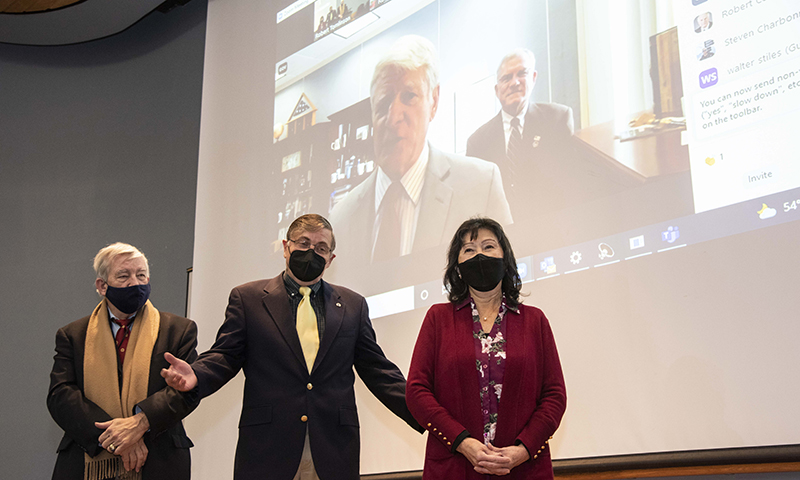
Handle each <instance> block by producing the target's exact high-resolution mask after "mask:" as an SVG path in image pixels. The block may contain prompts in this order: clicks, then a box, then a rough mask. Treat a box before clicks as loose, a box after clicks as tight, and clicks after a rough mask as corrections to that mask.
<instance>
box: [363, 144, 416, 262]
mask: <svg viewBox="0 0 800 480" xmlns="http://www.w3.org/2000/svg"><path fill="white" fill-rule="evenodd" d="M428 159H429V148H428V143H427V142H425V146H424V147H423V148H422V152H420V155H419V158H417V161H416V162H414V164H413V165H412V166H411V168H410V169H409V170H408V171H407V172H406V173H405V175H403V177H402V178H401V179H400V183H401V184H402V186H403V190H404V191H405V193H406V195H404V196H403V199H402V201H401V204H400V218H401V224H400V236H401V238H400V255H408V254H409V253H411V248H412V247H413V245H414V234H415V233H416V230H417V218H419V200H420V197H421V196H422V184H423V183H424V182H425V171H426V170H427V169H428ZM391 184H392V179H391V178H389V176H388V175H387V174H386V172H384V171H383V169H382V168H380V167H378V176H377V178H376V182H375V222H374V223H373V227H372V253H373V254H374V253H375V242H376V240H377V239H378V232H380V228H381V208H380V207H381V202H382V201H383V198H384V196H385V195H386V191H387V190H388V189H389V185H391Z"/></svg>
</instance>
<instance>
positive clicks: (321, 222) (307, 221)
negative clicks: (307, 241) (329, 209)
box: [286, 213, 336, 252]
mask: <svg viewBox="0 0 800 480" xmlns="http://www.w3.org/2000/svg"><path fill="white" fill-rule="evenodd" d="M320 230H328V231H329V232H331V252H332V251H334V250H335V249H336V236H334V234H333V227H332V226H331V222H329V221H328V219H327V218H325V217H323V216H322V215H317V214H316V213H307V214H305V215H301V216H299V217H297V218H295V219H294V222H292V224H291V225H289V229H288V230H286V240H292V241H294V240H297V239H296V238H292V237H293V236H294V234H295V233H297V232H299V233H303V232H318V231H320Z"/></svg>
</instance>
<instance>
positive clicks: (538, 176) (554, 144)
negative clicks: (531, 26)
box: [467, 48, 574, 221]
mask: <svg viewBox="0 0 800 480" xmlns="http://www.w3.org/2000/svg"><path fill="white" fill-rule="evenodd" d="M536 77H537V72H536V58H535V57H534V55H533V52H531V51H530V50H527V49H524V48H519V49H516V50H514V51H512V52H510V53H509V54H507V55H506V56H505V57H503V59H502V60H501V61H500V65H499V66H498V67H497V83H496V85H495V87H494V91H495V95H496V96H497V99H498V100H499V101H500V106H501V109H500V112H498V114H497V115H496V116H494V117H493V118H492V119H491V120H489V121H488V122H486V124H484V125H483V126H482V127H480V128H479V129H478V130H476V131H475V133H473V134H472V135H471V136H470V137H469V139H468V140H467V155H470V156H475V157H478V158H482V159H484V160H489V161H491V162H494V163H496V164H497V165H498V166H499V167H500V172H501V174H502V175H503V186H504V187H505V192H506V195H508V199H509V202H510V203H511V211H512V213H513V214H514V218H515V219H516V220H517V221H520V220H522V219H523V217H524V216H525V214H526V213H527V214H528V215H529V214H530V212H531V211H532V210H533V209H535V208H537V207H539V208H540V207H541V202H542V201H547V200H548V199H552V198H553V197H554V195H555V194H556V192H555V191H556V190H557V189H558V188H561V186H560V185H559V186H558V187H556V184H558V181H557V180H556V179H555V178H550V177H551V175H552V174H553V170H556V169H554V168H551V167H550V166H549V165H548V163H556V162H559V161H560V162H561V163H562V165H563V164H564V163H565V162H570V161H572V158H571V157H573V156H574V152H573V150H572V144H571V137H572V133H573V120H572V109H571V108H569V107H567V106H565V105H559V104H556V103H535V102H531V93H532V92H533V87H534V85H535V84H536ZM557 170H558V171H560V168H559V169H557ZM545 179H546V180H545ZM554 183H555V184H554ZM550 187H553V188H550ZM544 192H550V193H552V194H550V193H549V194H548V195H539V194H541V193H544Z"/></svg>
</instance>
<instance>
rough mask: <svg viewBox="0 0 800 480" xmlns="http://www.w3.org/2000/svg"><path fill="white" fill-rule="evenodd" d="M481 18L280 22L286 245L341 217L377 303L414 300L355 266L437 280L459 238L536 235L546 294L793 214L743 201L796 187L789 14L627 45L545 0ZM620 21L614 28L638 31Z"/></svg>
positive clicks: (677, 15) (452, 7) (686, 27)
mask: <svg viewBox="0 0 800 480" xmlns="http://www.w3.org/2000/svg"><path fill="white" fill-rule="evenodd" d="M695 3H697V2H695ZM463 8H464V5H462V3H459V2H450V1H438V2H437V1H427V0H423V1H411V0H407V1H404V0H391V1H384V2H376V1H369V2H357V1H355V0H338V1H333V0H331V1H325V0H317V1H315V2H295V3H294V4H292V5H290V6H289V7H287V8H286V9H284V10H282V11H281V12H280V13H279V14H278V18H277V21H278V25H277V36H278V39H277V41H278V56H277V58H278V61H277V63H276V65H275V72H276V77H275V91H276V93H275V110H274V125H275V127H274V132H273V139H274V152H276V154H275V155H274V157H275V158H276V159H279V160H272V161H277V162H279V163H280V164H279V165H277V166H275V169H276V171H279V172H280V174H279V175H277V177H279V182H280V185H279V187H278V191H279V192H280V193H279V198H276V204H279V205H280V206H281V207H280V210H278V211H275V212H274V216H273V218H272V219H271V221H273V222H274V223H275V227H276V230H275V233H276V237H275V241H277V240H279V239H282V238H283V237H284V236H285V228H286V227H287V226H288V224H289V222H291V220H292V219H294V218H295V217H296V216H297V215H300V214H303V213H306V212H312V211H313V212H320V213H323V214H325V215H327V216H328V217H329V218H330V219H331V221H332V222H333V225H334V228H335V231H336V235H337V237H338V238H341V239H342V242H341V245H342V246H343V247H342V250H341V251H337V254H338V260H337V264H336V267H332V268H333V270H332V272H333V275H335V276H336V278H337V279H339V278H341V279H343V280H344V279H347V280H348V281H355V282H356V285H357V286H359V287H362V286H363V287H364V288H363V289H364V290H365V291H366V293H369V294H378V293H382V292H385V291H389V290H392V289H396V288H400V287H405V286H407V285H406V284H399V283H396V282H392V281H387V282H383V283H381V282H380V281H379V282H372V281H366V282H364V283H360V282H359V280H360V281H365V279H364V278H363V276H362V275H361V274H356V275H352V276H351V275H350V272H352V271H353V269H352V268H348V266H354V265H369V264H382V265H383V264H386V265H389V266H390V267H391V268H397V269H400V270H401V271H406V272H408V275H409V276H408V277H406V278H408V280H409V282H410V283H411V284H419V283H422V282H423V281H429V280H431V281H432V280H434V279H436V278H437V277H438V276H439V272H440V269H441V265H440V264H439V263H440V262H438V260H437V262H438V263H437V262H432V259H438V258H439V257H440V253H441V251H442V249H443V248H444V246H443V243H446V242H447V241H448V240H449V238H450V235H451V234H452V231H454V229H455V227H456V226H457V225H458V224H460V222H462V221H463V220H464V219H466V218H469V217H470V216H474V215H483V216H490V217H492V218H495V219H497V220H498V221H500V222H501V223H502V224H504V225H506V226H507V228H508V229H509V231H510V232H512V234H514V235H516V236H517V237H518V238H522V239H524V240H523V241H521V242H518V243H519V244H521V245H520V247H519V253H518V257H520V268H521V272H522V271H524V273H526V275H525V276H524V277H523V281H533V280H536V279H538V278H541V277H547V276H551V275H558V274H561V273H574V272H575V271H579V270H581V269H586V268H590V267H593V266H595V265H599V264H602V263H604V262H607V261H612V262H614V261H619V260H620V259H623V260H624V259H626V258H631V257H633V256H635V255H638V254H640V253H644V252H645V251H646V250H647V251H650V252H656V251H659V252H661V251H666V250H668V249H670V248H673V247H676V246H681V245H685V244H686V242H692V241H702V240H707V239H711V238H716V237H720V236H725V235H728V234H730V233H735V231H732V230H731V229H725V230H720V231H714V230H713V229H710V227H709V226H708V223H709V222H707V221H706V220H704V219H703V218H704V217H697V214H700V213H702V212H713V211H714V210H715V209H720V208H722V207H729V206H731V208H739V209H742V212H745V211H747V212H750V210H753V212H752V215H749V214H745V213H743V214H742V215H743V216H746V218H742V220H741V222H740V223H739V224H738V226H737V227H736V228H739V229H740V230H741V231H744V230H748V229H753V228H759V227H760V226H763V225H762V224H760V223H759V221H760V220H763V219H764V217H765V216H769V215H776V214H777V213H778V211H779V210H783V203H784V202H783V201H780V200H781V199H782V198H783V197H780V196H777V197H769V201H768V202H766V201H765V202H764V203H763V204H764V207H763V208H761V203H762V202H758V201H756V202H755V203H753V202H750V203H747V204H744V203H743V202H747V201H750V200H753V199H757V198H762V197H765V196H768V195H775V194H778V193H779V192H785V191H788V190H791V189H796V188H797V187H798V186H800V172H798V170H797V166H796V164H797V162H795V161H794V160H792V159H791V155H781V152H788V151H790V146H789V145H787V140H786V139H787V138H792V137H793V135H791V131H790V129H791V128H792V127H790V124H789V122H786V121H785V120H784V119H783V118H782V117H781V116H782V115H783V116H785V115H786V114H787V113H788V111H789V110H790V109H793V108H794V104H796V102H794V103H793V102H789V101H787V100H789V99H795V98H796V95H797V93H796V92H797V88H796V85H795V83H796V79H795V78H794V75H795V74H797V73H800V69H798V65H800V63H798V62H800V57H798V55H797V53H796V52H797V50H798V45H797V44H796V42H795V41H794V40H793V39H794V38H796V32H797V25H798V24H800V21H794V23H792V22H793V19H794V18H795V17H796V15H797V13H796V12H794V13H793V12H790V11H786V9H787V8H788V7H787V6H786V5H785V4H784V3H772V4H759V5H753V6H751V7H748V9H747V11H745V10H744V7H735V8H731V9H721V8H719V6H718V5H717V4H715V3H714V2H700V3H699V4H698V5H693V4H692V3H691V2H675V4H674V8H670V9H666V10H660V11H657V12H656V11H654V12H651V15H652V17H653V18H654V19H655V22H651V24H648V26H647V28H642V29H639V30H637V31H636V33H630V32H632V31H633V30H634V29H623V30H624V32H623V33H620V34H619V35H616V36H611V37H609V36H608V34H607V29H608V27H609V25H608V18H609V17H608V14H611V13H614V12H601V11H598V15H596V16H595V15H587V16H584V18H582V22H583V25H581V26H580V27H581V28H580V29H579V28H578V26H576V25H574V24H571V23H568V22H566V21H565V24H564V25H559V24H558V23H557V21H558V20H557V18H558V17H557V16H555V15H553V12H549V13H548V12H547V11H546V2H527V1H524V0H518V1H509V2H504V5H503V9H500V10H494V9H492V10H491V11H487V12H486V14H485V15H479V16H477V15H462V14H461V13H460V12H461V11H462V9H463ZM587 8H591V7H587ZM596 8H598V9H601V7H599V6H598V7H596ZM608 8H610V7H608ZM465 10H466V9H465ZM601 13H604V14H607V15H601ZM621 13H623V14H624V15H620V14H619V12H617V14H614V15H611V17H610V18H612V22H613V21H619V22H622V23H624V22H628V23H630V22H632V21H639V20H638V19H633V18H628V17H626V15H632V14H631V13H630V12H627V13H625V12H621ZM548 14H549V15H550V17H549V20H548ZM510 18H513V19H514V22H509V19H510ZM553 19H556V20H555V22H556V23H555V24H553V21H554V20H553ZM614 19H616V20H614ZM612 27H613V25H612ZM648 29H649V30H650V31H649V32H648V31H647V30H648ZM579 32H580V33H579ZM643 32H644V33H643ZM428 57H430V58H431V59H433V62H432V64H431V65H430V66H429V65H427V64H425V59H426V58H428ZM743 60H744V61H743ZM420 64H422V67H421V68H419V67H418V66H419V65H420ZM755 138H759V139H761V141H759V142H754V141H752V139H755ZM790 197H791V195H789V196H788V197H786V198H790ZM753 205H755V206H756V207H758V208H755V209H754V208H752V206H753ZM789 205H791V204H789ZM787 208H788V207H787ZM764 212H766V213H764ZM773 212H775V213H773ZM781 213H791V209H789V210H787V211H786V212H781ZM601 245H605V247H601ZM606 247H607V248H606ZM604 248H605V252H606V253H605V255H604V254H603V252H604ZM613 252H617V253H616V256H614V257H612V256H611V255H613V254H614V253H613ZM609 259H610V260H609ZM416 306H417V307H419V306H421V305H419V304H417V305H416Z"/></svg>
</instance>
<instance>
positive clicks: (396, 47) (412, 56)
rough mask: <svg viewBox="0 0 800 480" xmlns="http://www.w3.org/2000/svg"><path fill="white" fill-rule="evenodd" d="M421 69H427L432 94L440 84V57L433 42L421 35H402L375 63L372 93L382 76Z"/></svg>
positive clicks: (371, 86) (429, 88)
mask: <svg viewBox="0 0 800 480" xmlns="http://www.w3.org/2000/svg"><path fill="white" fill-rule="evenodd" d="M419 69H423V70H425V80H426V81H427V84H428V94H429V95H432V93H433V89H434V88H436V87H437V86H439V58H438V56H437V55H436V49H435V48H434V46H433V43H431V41H430V40H428V39H427V38H423V37H420V36H419V35H406V36H404V37H400V38H399V39H398V40H397V41H396V42H394V44H393V45H392V46H391V47H390V48H389V50H388V51H387V52H386V53H385V54H384V55H383V56H382V57H381V59H380V60H378V64H377V65H375V71H374V72H373V74H372V82H371V83H370V88H369V89H370V95H371V96H372V95H374V93H375V84H376V83H377V82H378V80H379V79H380V78H381V77H383V76H385V75H391V74H393V73H395V72H397V71H400V72H410V71H416V70H419Z"/></svg>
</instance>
